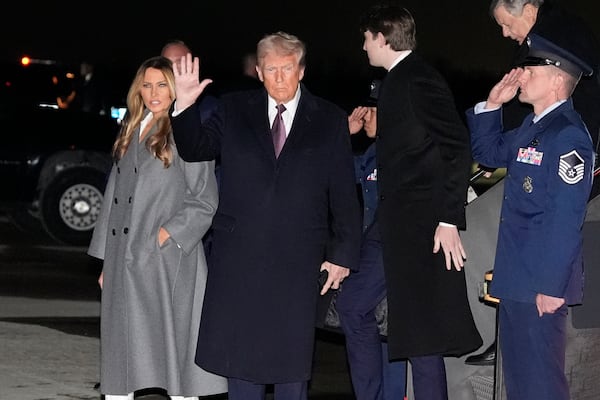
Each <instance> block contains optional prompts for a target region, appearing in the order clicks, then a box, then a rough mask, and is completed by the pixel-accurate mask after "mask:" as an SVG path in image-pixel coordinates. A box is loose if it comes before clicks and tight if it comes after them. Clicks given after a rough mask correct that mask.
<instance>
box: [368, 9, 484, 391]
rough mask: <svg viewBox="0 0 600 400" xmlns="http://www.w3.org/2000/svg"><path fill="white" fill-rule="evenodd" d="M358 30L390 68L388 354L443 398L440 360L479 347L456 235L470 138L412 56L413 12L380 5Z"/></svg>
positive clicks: (386, 88)
mask: <svg viewBox="0 0 600 400" xmlns="http://www.w3.org/2000/svg"><path fill="white" fill-rule="evenodd" d="M361 31H362V32H363V34H364V43H363V50H365V51H366V52H367V56H368V58H369V63H370V64H371V65H372V66H375V67H383V68H385V69H386V70H387V71H388V72H387V74H386V76H385V78H384V81H383V83H382V86H381V88H380V91H379V98H378V102H377V105H378V107H377V175H378V177H377V178H378V189H379V207H378V213H379V214H378V221H379V227H380V231H381V240H382V246H383V264H384V269H385V278H386V284H387V301H388V351H389V357H390V359H400V358H408V359H409V360H410V361H411V365H412V368H413V372H414V373H413V386H414V392H415V398H416V399H417V400H421V399H427V400H438V399H439V400H444V399H447V387H446V386H447V385H446V374H445V366H444V361H443V356H460V355H462V354H466V353H468V352H470V351H473V350H475V349H477V348H478V347H479V346H481V344H482V340H481V337H480V335H479V332H478V331H477V328H476V326H475V322H474V320H473V316H472V314H471V309H470V307H469V303H468V299H467V293H466V281H465V275H464V271H463V270H462V267H463V265H464V258H465V257H466V254H465V251H464V248H463V246H462V243H461V240H460V235H459V229H464V228H465V224H466V222H465V203H466V195H467V188H468V180H469V171H470V166H471V155H470V143H469V132H468V130H467V129H466V127H465V126H464V124H463V123H462V121H461V119H460V117H459V114H458V112H457V110H456V107H455V104H454V99H453V96H452V93H451V92H450V89H449V88H448V85H447V84H446V82H445V80H444V79H443V78H442V76H441V75H440V74H439V73H438V72H437V71H436V70H435V69H433V68H432V67H431V66H430V65H429V64H427V63H426V62H425V61H424V60H423V59H421V58H420V57H419V55H418V54H416V53H415V52H414V51H413V50H414V48H415V46H416V38H415V22H414V20H413V18H412V15H411V14H410V12H409V11H408V10H406V9H404V8H402V7H399V6H391V5H390V6H374V7H373V8H371V9H370V10H369V11H367V13H366V14H365V17H364V19H363V21H362V22H361Z"/></svg>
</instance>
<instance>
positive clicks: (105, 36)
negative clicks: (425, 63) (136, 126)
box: [0, 0, 600, 86]
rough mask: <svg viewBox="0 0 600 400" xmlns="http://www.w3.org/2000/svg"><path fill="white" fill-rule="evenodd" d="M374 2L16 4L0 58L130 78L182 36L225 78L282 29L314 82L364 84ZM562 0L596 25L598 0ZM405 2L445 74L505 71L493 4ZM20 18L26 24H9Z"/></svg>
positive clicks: (423, 47) (209, 72)
mask: <svg viewBox="0 0 600 400" xmlns="http://www.w3.org/2000/svg"><path fill="white" fill-rule="evenodd" d="M373 2H374V1H363V2H362V3H358V2H351V1H348V0H321V1H316V0H305V1H299V2H293V3H292V2H281V3H282V4H283V5H277V4H278V2H276V1H274V0H262V1H260V0H254V1H251V2H245V3H242V4H240V5H237V4H234V2H231V1H223V0H210V1H199V0H197V1H187V2H185V1H180V2H165V3H164V4H163V5H162V6H160V7H155V6H151V5H150V4H149V3H148V2H143V3H141V4H140V5H134V3H139V2H132V1H128V0H121V1H120V2H114V1H105V2H101V3H100V2H96V3H95V4H96V5H92V4H90V3H87V2H81V1H79V2H77V3H76V4H73V5H72V6H71V5H70V4H69V2H61V3H59V4H58V5H57V2H42V3H39V4H37V5H34V4H32V3H31V2H25V1H17V2H12V3H10V5H6V6H4V9H3V15H4V18H5V21H7V20H9V19H13V21H12V23H10V24H8V23H5V24H2V25H1V26H0V35H1V37H2V41H1V42H0V58H2V59H4V60H5V61H6V60H18V59H19V58H20V56H21V55H23V54H28V55H30V56H32V57H37V58H55V59H58V60H63V61H66V62H74V63H75V62H79V61H81V60H83V59H88V60H91V61H93V62H95V63H96V64H98V65H101V66H104V67H109V68H111V69H112V70H117V71H123V72H122V75H125V76H124V77H123V78H124V79H125V80H126V81H127V82H129V79H130V78H131V77H132V74H133V71H134V70H135V68H136V67H137V66H138V65H139V64H140V63H141V62H142V61H143V60H144V59H145V58H148V57H150V56H153V55H156V54H158V53H159V52H160V48H161V46H162V44H163V43H164V42H165V41H167V40H168V39H172V38H180V39H183V40H185V41H186V42H187V43H188V44H189V45H190V46H191V47H192V49H193V50H194V52H195V53H196V54H197V55H199V56H200V57H201V59H202V65H203V73H204V74H205V75H206V76H211V77H213V78H217V79H218V78H219V77H225V76H228V75H229V74H231V73H235V72H237V71H239V68H240V60H241V56H242V54H243V53H244V52H248V51H253V50H254V48H255V44H256V42H257V41H258V40H259V39H260V38H261V37H262V36H263V35H264V34H266V33H270V32H274V31H277V30H284V31H287V32H290V33H294V34H296V35H298V36H299V37H300V38H301V39H302V40H304V41H305V42H306V44H307V48H308V55H307V61H308V66H307V71H306V74H307V75H306V80H307V81H308V82H310V80H311V79H313V80H319V81H320V82H323V81H328V80H329V81H332V82H334V81H338V82H352V81H353V79H354V78H356V80H357V81H359V79H360V78H365V77H370V76H372V74H373V69H371V68H369V66H368V62H367V58H366V55H365V53H364V52H363V51H362V49H361V46H362V35H361V34H360V33H359V32H358V29H357V21H358V18H359V15H360V12H361V11H362V10H363V7H366V6H368V5H369V4H371V3H373ZM86 3H87V4H86ZM235 3H237V2H235ZM356 3H358V4H356ZM563 3H564V4H568V5H569V7H571V8H573V9H574V11H575V12H577V13H578V14H580V15H582V16H583V17H584V18H585V19H587V20H588V22H589V23H590V25H591V26H597V23H596V20H597V19H598V17H600V11H599V10H600V4H599V3H598V2H595V1H592V0H569V1H563ZM403 4H404V5H405V6H406V7H407V8H408V9H409V10H411V12H412V13H413V15H414V17H415V20H416V23H417V40H418V43H419V44H418V49H417V51H419V52H420V53H421V54H423V55H424V56H425V57H426V58H428V59H429V60H430V61H432V62H433V63H434V64H436V65H437V66H439V67H440V69H441V70H443V71H445V70H458V71H461V72H462V73H465V74H474V73H480V72H485V73H492V74H494V75H498V76H499V74H500V73H501V72H502V71H504V69H505V68H506V66H507V63H508V60H509V58H510V55H511V52H512V48H513V46H514V42H512V41H511V40H509V39H504V38H502V37H501V34H500V30H499V27H498V26H497V25H496V23H495V22H494V21H493V20H492V19H491V17H490V16H489V15H488V5H489V1H487V0H463V1H448V0H436V1H435V2H432V1H430V2H427V1H423V0H407V1H404V2H403ZM76 7H77V8H76ZM82 7H85V8H86V9H85V10H82V9H81V8H82ZM136 7H137V8H136ZM11 15H12V17H11ZM15 23H16V24H17V25H18V28H16V29H15V28H13V27H11V28H9V25H14V24H15ZM597 34H598V35H599V36H600V33H598V32H597ZM308 82H307V83H308ZM357 84H358V83H357ZM334 86H336V85H334ZM338 86H339V85H338Z"/></svg>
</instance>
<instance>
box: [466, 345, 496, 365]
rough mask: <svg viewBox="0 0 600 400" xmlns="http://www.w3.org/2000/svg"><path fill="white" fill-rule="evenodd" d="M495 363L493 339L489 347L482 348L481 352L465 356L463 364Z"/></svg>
mask: <svg viewBox="0 0 600 400" xmlns="http://www.w3.org/2000/svg"><path fill="white" fill-rule="evenodd" d="M495 363H496V342H495V341H494V342H493V343H492V344H491V345H490V347H488V348H487V349H485V350H484V352H483V353H481V354H475V355H473V356H469V357H467V359H466V360H465V364H469V365H494V364H495Z"/></svg>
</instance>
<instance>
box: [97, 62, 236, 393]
mask: <svg viewBox="0 0 600 400" xmlns="http://www.w3.org/2000/svg"><path fill="white" fill-rule="evenodd" d="M174 99H175V87H174V77H173V71H172V68H171V62H170V61H169V60H168V59H167V58H164V57H154V58H150V59H148V60H146V61H145V62H144V63H143V64H142V65H141V66H140V68H139V69H138V71H137V73H136V76H135V78H134V80H133V83H132V84H131V87H130V89H129V93H128V95H127V109H128V116H127V118H126V120H125V121H124V125H123V127H122V130H121V133H120V134H119V136H118V138H117V140H116V142H115V144H114V147H113V156H114V159H115V162H114V164H113V167H112V170H111V173H110V177H109V180H108V183H107V187H106V191H105V194H104V202H103V204H102V211H101V214H100V217H99V219H98V222H97V224H96V227H95V230H94V235H93V237H92V241H91V245H90V248H89V250H88V254H90V255H91V256H93V257H97V258H100V259H103V260H104V265H103V269H102V274H101V275H100V278H99V283H100V286H101V287H102V314H101V323H100V326H101V336H100V340H101V357H100V359H101V368H100V374H101V375H100V382H101V388H100V389H101V392H102V393H103V394H104V395H105V398H106V400H117V399H133V392H134V391H136V390H140V389H145V388H162V389H164V390H166V391H167V393H168V394H169V395H171V396H172V398H173V399H182V398H190V397H192V398H195V397H194V396H204V395H211V394H216V393H224V392H226V391H227V388H226V380H225V379H224V378H222V377H220V376H216V375H213V374H210V373H208V372H206V371H204V370H202V369H201V368H200V367H198V366H197V365H196V364H195V363H194V354H195V348H196V344H197V336H198V325H199V321H200V312H201V309H202V301H203V297H204V288H205V283H206V274H207V267H206V259H205V255H204V250H203V247H202V242H201V241H202V237H203V235H204V234H205V233H206V231H207V230H208V228H209V226H210V225H211V222H212V218H213V215H214V214H215V211H216V207H217V184H216V179H215V174H214V162H213V161H211V162H200V163H188V162H184V161H183V160H182V159H181V158H180V157H179V155H178V153H177V149H176V147H175V145H174V143H173V137H172V132H171V124H170V121H169V116H168V112H169V108H170V106H171V104H172V102H173V100H174Z"/></svg>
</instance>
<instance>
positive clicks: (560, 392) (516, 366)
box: [498, 299, 569, 400]
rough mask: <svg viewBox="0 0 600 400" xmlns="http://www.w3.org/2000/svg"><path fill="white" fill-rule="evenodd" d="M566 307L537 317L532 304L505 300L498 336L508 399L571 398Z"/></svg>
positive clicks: (542, 399) (535, 308)
mask: <svg viewBox="0 0 600 400" xmlns="http://www.w3.org/2000/svg"><path fill="white" fill-rule="evenodd" d="M567 312H568V309H567V306H564V305H563V306H562V307H561V308H559V309H558V310H557V311H556V312H555V313H554V314H544V315H543V316H542V317H539V316H538V311H537V307H536V305H535V304H533V303H523V302H518V301H510V300H507V299H502V301H501V302H500V303H499V305H498V313H499V314H498V335H499V340H500V351H501V352H502V370H503V372H504V384H505V386H506V395H507V396H506V397H507V399H508V400H568V399H569V384H568V382H567V378H566V376H565V351H566V345H567V333H566V330H567Z"/></svg>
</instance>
